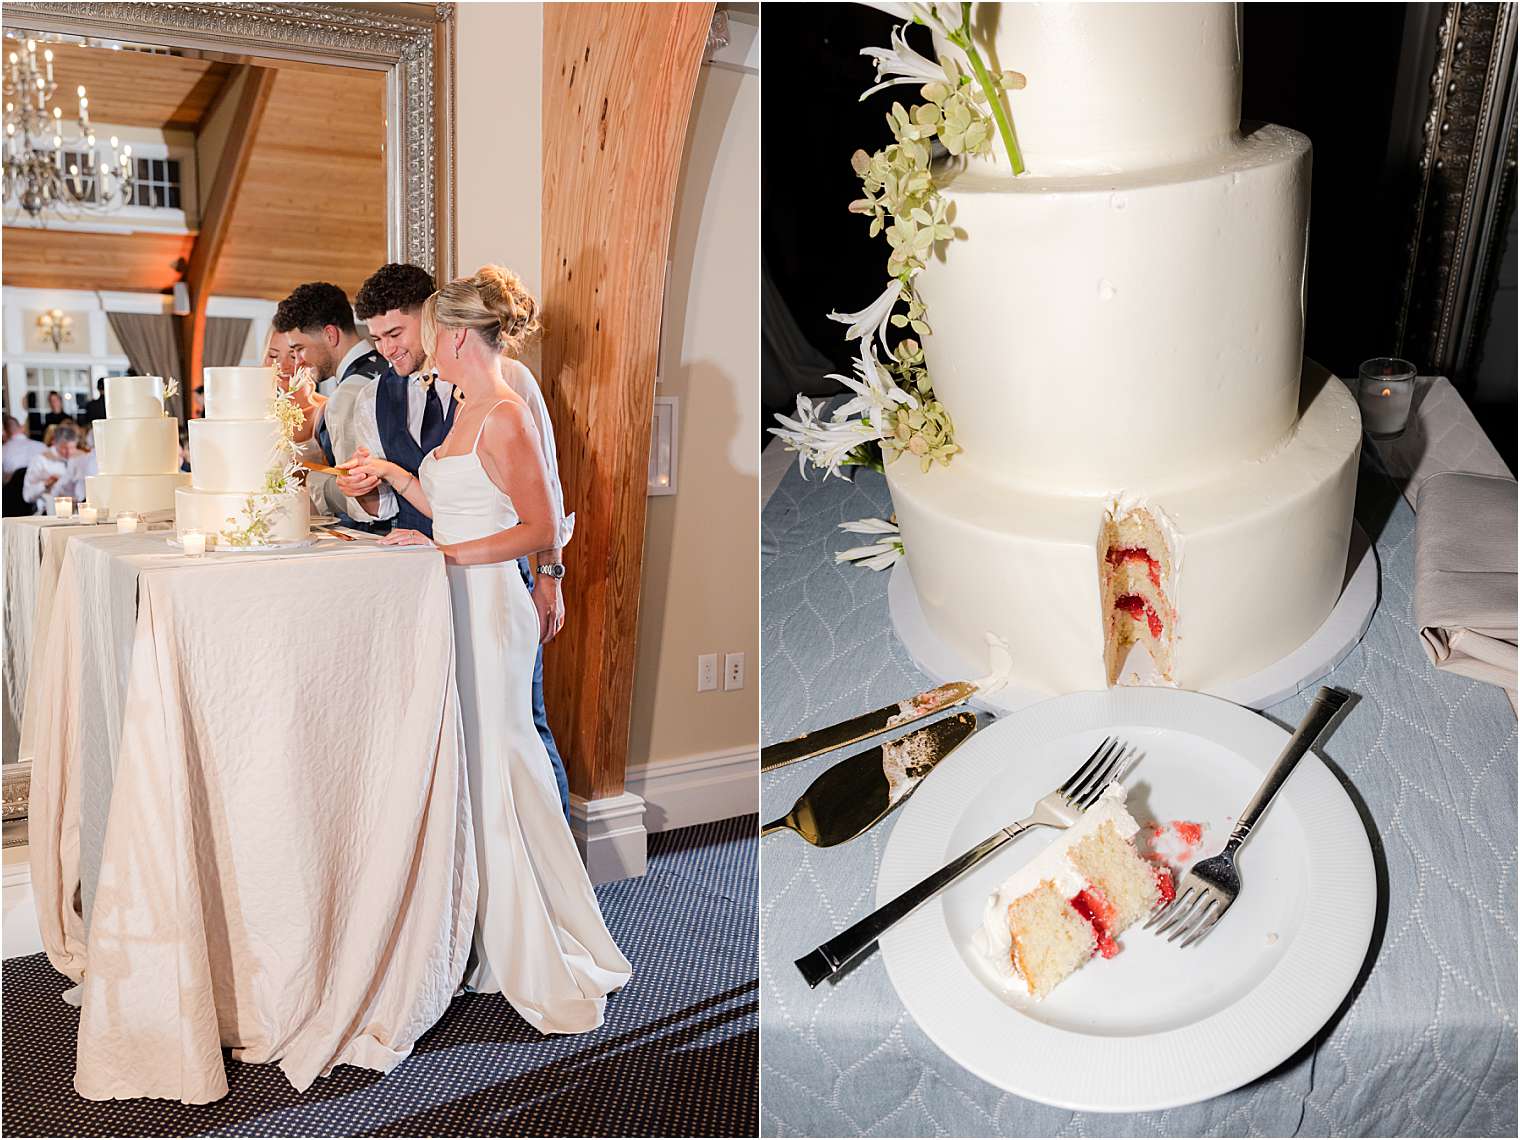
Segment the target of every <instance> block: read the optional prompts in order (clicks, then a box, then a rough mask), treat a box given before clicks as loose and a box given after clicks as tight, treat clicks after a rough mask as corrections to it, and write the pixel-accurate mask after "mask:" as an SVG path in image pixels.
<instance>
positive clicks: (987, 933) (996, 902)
mask: <svg viewBox="0 0 1520 1140" xmlns="http://www.w3.org/2000/svg"><path fill="white" fill-rule="evenodd" d="M1127 795H1128V792H1127V791H1126V790H1125V787H1124V785H1123V784H1121V783H1119V782H1118V781H1115V782H1114V783H1112V784H1110V785H1109V786H1108V787H1106V788H1104V789H1103V794H1102V795H1100V796H1099V797H1098V802H1097V803H1095V804H1093V806H1092V807H1090V808H1088V809H1087V811H1086V812H1084V813H1083V815H1082V818H1081V819H1079V820H1077V822H1076V823H1074V824H1072V825H1071V826H1070V827H1068V828H1067V829H1066V830H1064V831H1062V832H1061V833H1060V834H1059V835H1057V836H1056V838H1055V841H1054V842H1053V843H1051V844H1050V846H1049V847H1047V848H1045V850H1043V851H1041V852H1040V853H1039V854H1038V855H1036V856H1035V857H1034V858H1033V859H1031V860H1030V861H1029V862H1028V863H1025V864H1024V865H1023V866H1022V867H1020V868H1019V869H1018V870H1017V871H1015V872H1014V873H1013V874H1011V875H1009V876H1008V878H1007V879H1005V880H1003V884H1002V885H1001V886H1000V887H998V889H997V890H995V891H993V892H992V894H991V896H990V897H989V898H988V899H987V905H986V908H985V910H983V912H982V927H981V929H980V930H979V931H977V932H976V934H975V935H974V936H973V937H972V947H973V949H974V950H975V951H976V953H977V954H978V955H979V956H980V957H982V958H985V959H986V961H987V964H988V965H989V966H991V967H992V969H993V972H994V973H995V974H996V976H997V977H998V978H1000V979H1002V980H1004V981H1005V982H1009V983H1012V982H1014V981H1015V980H1017V979H1018V973H1017V971H1015V970H1014V968H1013V955H1012V949H1013V935H1012V934H1011V933H1010V932H1009V929H1008V908H1009V906H1011V905H1012V904H1013V902H1014V900H1015V899H1018V898H1022V897H1023V896H1024V895H1027V894H1028V893H1029V892H1030V891H1032V890H1034V889H1035V888H1036V887H1038V886H1039V885H1040V884H1041V883H1043V882H1047V881H1049V882H1051V883H1053V884H1054V885H1055V888H1056V890H1058V891H1059V892H1060V893H1061V894H1062V896H1063V897H1065V898H1071V897H1073V896H1074V895H1076V894H1077V892H1078V891H1080V890H1082V889H1083V888H1084V887H1085V886H1086V885H1087V880H1086V879H1085V878H1083V876H1082V873H1081V872H1080V871H1078V870H1077V869H1076V867H1074V866H1073V865H1072V862H1071V859H1070V857H1069V856H1070V852H1071V849H1072V848H1073V847H1075V846H1076V845H1077V844H1079V843H1081V842H1082V841H1083V840H1084V839H1086V838H1087V837H1088V836H1090V835H1093V834H1095V833H1096V832H1097V830H1098V829H1099V828H1100V827H1102V826H1103V825H1104V824H1105V823H1112V824H1113V825H1114V827H1115V829H1116V830H1117V831H1118V832H1119V834H1120V835H1121V836H1123V837H1124V838H1125V839H1128V838H1130V837H1131V836H1132V835H1134V834H1135V832H1137V831H1139V830H1140V825H1139V824H1138V823H1136V822H1135V818H1134V816H1132V815H1130V814H1129V809H1128V808H1127V807H1126V806H1125V798H1126V796H1127Z"/></svg>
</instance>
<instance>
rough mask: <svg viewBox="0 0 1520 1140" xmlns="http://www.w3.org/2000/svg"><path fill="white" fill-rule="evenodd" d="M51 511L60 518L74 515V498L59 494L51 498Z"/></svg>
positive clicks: (69, 517)
mask: <svg viewBox="0 0 1520 1140" xmlns="http://www.w3.org/2000/svg"><path fill="white" fill-rule="evenodd" d="M53 513H54V514H55V515H57V516H58V517H59V518H61V519H71V518H73V517H74V500H73V499H71V498H70V497H69V496H68V495H59V496H58V497H57V498H56V499H54V500H53Z"/></svg>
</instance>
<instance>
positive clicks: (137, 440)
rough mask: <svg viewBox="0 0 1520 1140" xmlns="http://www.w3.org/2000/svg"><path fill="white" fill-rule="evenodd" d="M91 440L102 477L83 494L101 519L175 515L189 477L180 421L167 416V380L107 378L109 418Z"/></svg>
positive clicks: (100, 423) (90, 481)
mask: <svg viewBox="0 0 1520 1140" xmlns="http://www.w3.org/2000/svg"><path fill="white" fill-rule="evenodd" d="M90 434H91V436H92V437H93V440H94V448H95V457H96V460H97V462H98V463H99V472H100V473H99V474H98V475H90V476H87V477H86V478H85V481H84V494H85V499H86V500H87V501H88V502H89V503H90V504H91V505H93V506H96V507H99V508H100V509H101V510H102V512H103V515H102V517H109V516H111V515H113V514H119V513H120V512H122V511H136V512H138V513H139V514H151V513H152V512H154V511H168V510H172V509H173V507H174V492H175V488H177V487H182V486H184V485H185V484H186V483H188V482H190V476H188V475H186V474H184V473H183V472H181V471H180V469H179V421H178V420H177V419H175V418H174V417H173V416H171V415H169V414H168V413H167V412H165V411H164V382H163V380H162V379H160V378H159V377H157V376H107V377H106V418H105V419H103V420H96V421H95V422H94V423H93V424H92V425H91V426H90Z"/></svg>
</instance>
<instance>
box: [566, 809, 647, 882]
mask: <svg viewBox="0 0 1520 1140" xmlns="http://www.w3.org/2000/svg"><path fill="white" fill-rule="evenodd" d="M570 830H571V831H572V832H574V834H575V845H576V846H577V847H579V848H580V849H581V859H583V860H584V861H585V864H586V873H587V874H588V875H590V876H591V881H592V882H593V883H615V882H617V881H618V880H620V879H636V878H638V877H639V876H641V875H642V874H643V873H644V872H645V870H646V869H647V868H648V863H649V837H648V835H647V834H646V833H645V831H644V801H643V800H642V799H640V798H639V797H638V796H636V795H634V794H633V793H632V792H626V791H625V792H623V793H622V794H620V795H616V796H607V797H605V798H604V799H599V800H583V799H581V797H580V796H577V795H574V794H572V795H571V796H570Z"/></svg>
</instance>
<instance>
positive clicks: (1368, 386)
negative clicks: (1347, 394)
mask: <svg viewBox="0 0 1520 1140" xmlns="http://www.w3.org/2000/svg"><path fill="white" fill-rule="evenodd" d="M1414 373H1415V369H1414V365H1413V364H1410V363H1409V362H1408V361H1407V360H1396V359H1393V358H1392V357H1377V358H1375V359H1372V360H1368V361H1365V362H1363V364H1362V367H1361V371H1360V375H1359V379H1358V388H1357V405H1358V406H1359V407H1360V408H1361V411H1362V428H1363V430H1365V431H1366V432H1367V434H1368V435H1370V436H1371V437H1372V438H1373V439H1393V438H1394V437H1396V436H1398V435H1401V434H1402V433H1403V431H1404V428H1405V425H1406V424H1408V422H1409V408H1410V404H1411V402H1412V400H1413V398H1414Z"/></svg>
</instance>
